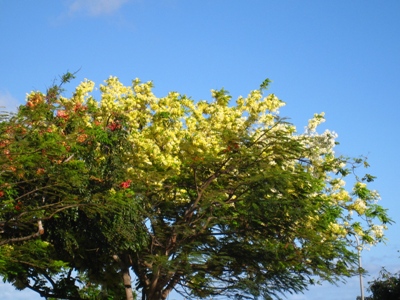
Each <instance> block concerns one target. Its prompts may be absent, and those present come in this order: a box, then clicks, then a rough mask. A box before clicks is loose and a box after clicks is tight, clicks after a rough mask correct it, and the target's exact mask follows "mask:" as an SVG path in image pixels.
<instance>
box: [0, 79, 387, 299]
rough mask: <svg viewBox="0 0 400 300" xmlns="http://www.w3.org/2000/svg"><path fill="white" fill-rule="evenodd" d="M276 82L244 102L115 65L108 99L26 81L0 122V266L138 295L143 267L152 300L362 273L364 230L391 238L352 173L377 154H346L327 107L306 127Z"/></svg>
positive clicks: (66, 294)
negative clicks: (122, 74)
mask: <svg viewBox="0 0 400 300" xmlns="http://www.w3.org/2000/svg"><path fill="white" fill-rule="evenodd" d="M71 77H72V74H67V75H66V76H64V77H63V78H62V83H65V82H67V81H69V79H71ZM268 84H269V80H266V81H264V82H263V84H262V85H261V86H260V88H259V89H256V90H253V91H251V92H250V93H249V94H248V95H247V96H246V97H239V98H238V99H237V100H236V102H234V101H233V100H232V99H231V97H230V96H229V94H228V93H227V92H226V91H225V90H212V92H211V93H212V100H211V101H194V100H192V99H191V98H189V97H187V96H185V95H181V94H179V93H177V92H170V93H168V94H167V95H166V96H165V97H162V98H158V97H156V96H155V95H154V94H153V92H152V87H153V84H152V82H146V83H142V82H140V81H139V79H135V80H133V82H132V85H131V86H125V85H123V84H122V83H121V82H120V81H119V80H118V78H116V77H110V78H109V79H107V80H106V81H105V83H104V84H103V85H100V88H99V89H100V94H101V96H100V99H99V100H96V99H95V98H94V96H93V90H94V83H93V82H92V81H89V80H85V81H83V82H82V83H81V84H79V85H78V87H77V88H76V90H75V92H74V93H73V95H72V96H71V97H69V98H67V97H65V96H63V93H61V90H60V86H53V87H52V88H50V89H49V90H48V91H47V92H46V93H41V92H38V91H35V92H31V93H30V94H28V95H27V102H26V105H23V106H21V107H20V108H19V110H18V112H17V113H16V114H15V115H13V116H8V117H6V118H5V119H4V120H3V121H2V122H1V123H0V135H1V144H0V148H1V149H0V150H1V156H0V160H1V161H0V163H1V166H2V171H1V172H2V174H1V178H0V197H1V198H0V201H1V205H2V210H1V212H0V229H1V233H0V246H1V248H0V274H1V275H2V276H4V278H5V280H8V281H9V282H12V283H13V284H14V285H15V286H17V287H18V288H25V287H29V288H31V289H33V290H35V291H37V292H38V293H40V294H41V295H42V296H44V297H59V298H68V299H84V298H85V297H86V296H87V294H84V293H82V290H84V287H82V285H84V284H85V283H87V284H88V283H91V282H92V283H93V284H100V285H101V289H102V292H103V294H105V295H114V296H115V295H119V296H118V297H120V295H121V293H122V295H126V298H127V299H132V298H133V295H132V288H131V277H130V270H132V271H133V273H134V275H135V278H136V289H137V290H138V291H140V293H141V297H142V299H146V300H160V299H166V298H167V296H168V295H169V293H170V292H171V291H172V290H174V289H175V290H176V291H178V292H179V293H182V294H185V295H190V296H191V297H200V298H206V297H210V296H212V297H218V296H220V295H221V296H229V297H232V298H234V297H236V298H238V299H244V298H246V297H250V298H251V297H263V298H264V299H269V298H270V297H272V296H277V295H279V293H284V292H301V291H303V290H304V289H306V287H307V286H308V285H309V284H310V283H313V281H314V280H315V278H320V279H321V280H328V281H330V282H335V281H337V280H340V279H343V278H344V277H346V276H351V275H353V274H356V273H357V272H358V268H357V259H356V258H357V255H356V251H355V249H353V248H352V247H351V245H352V239H353V237H352V236H353V235H357V236H359V237H360V238H361V239H362V240H363V242H364V243H370V244H374V243H377V242H380V241H382V240H383V238H384V236H383V231H384V229H386V224H387V223H390V222H391V220H390V219H389V218H388V216H387V214H386V210H385V209H383V208H382V207H381V206H380V205H378V204H377V200H378V199H379V194H378V193H377V192H376V191H374V190H371V189H369V188H368V186H367V184H368V183H369V182H370V181H372V180H373V179H374V177H373V176H371V175H369V174H366V175H365V176H358V175H357V174H358V173H356V171H357V169H358V168H359V167H367V166H368V163H367V162H366V160H364V159H363V158H355V159H353V158H349V157H343V156H337V155H336V154H335V152H334V147H335V145H336V144H337V142H336V141H335V139H336V134H335V133H334V132H331V131H328V130H326V131H325V132H323V133H318V132H317V126H318V125H319V124H320V123H321V122H323V121H324V114H323V113H321V114H315V115H314V117H313V118H312V119H310V120H309V122H308V126H307V127H306V130H305V131H304V132H298V131H297V129H296V127H295V126H294V125H293V124H291V123H289V122H288V121H287V120H286V119H285V118H281V117H280V116H279V109H280V108H281V107H282V106H283V105H284V103H283V101H281V100H279V99H278V98H277V97H276V96H275V95H274V94H270V95H266V96H265V95H264V92H265V89H266V88H267V86H268ZM353 175H355V176H353ZM348 178H349V180H350V182H353V183H354V184H353V187H352V188H350V189H349V188H346V186H345V180H346V179H348ZM74 271H75V272H74ZM116 273H120V274H121V275H122V278H123V281H120V282H119V281H116V280H115V279H116V278H117V276H115V274H116ZM82 278H84V280H83V279H82ZM124 288H125V291H124ZM99 295H100V294H99ZM98 297H100V296H98ZM124 297H125V296H124Z"/></svg>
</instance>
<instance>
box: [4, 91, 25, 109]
mask: <svg viewBox="0 0 400 300" xmlns="http://www.w3.org/2000/svg"><path fill="white" fill-rule="evenodd" d="M19 105H21V101H19V100H18V99H17V98H15V97H13V96H12V95H11V94H10V93H9V92H7V91H0V111H9V112H15V111H16V110H17V107H18V106H19Z"/></svg>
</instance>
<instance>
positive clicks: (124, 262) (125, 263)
mask: <svg viewBox="0 0 400 300" xmlns="http://www.w3.org/2000/svg"><path fill="white" fill-rule="evenodd" d="M113 259H114V260H115V261H116V262H118V263H119V265H120V268H121V275H122V280H123V284H124V287H125V294H126V300H134V299H133V291H132V283H131V275H130V274H129V257H128V256H127V255H124V256H123V257H122V259H121V258H120V257H119V256H118V255H113Z"/></svg>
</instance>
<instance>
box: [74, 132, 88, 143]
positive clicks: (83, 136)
mask: <svg viewBox="0 0 400 300" xmlns="http://www.w3.org/2000/svg"><path fill="white" fill-rule="evenodd" d="M87 137H88V135H87V134H81V135H79V136H78V137H77V138H76V140H77V141H78V142H79V143H83V142H84V141H86V139H87Z"/></svg>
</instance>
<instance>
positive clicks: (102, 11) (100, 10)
mask: <svg viewBox="0 0 400 300" xmlns="http://www.w3.org/2000/svg"><path fill="white" fill-rule="evenodd" d="M129 1H130V0H73V1H72V3H71V4H69V13H70V14H74V13H77V12H83V13H87V14H89V15H90V16H100V15H109V14H112V13H114V12H116V11H118V10H119V9H120V8H121V7H122V6H123V5H124V4H125V3H127V2H129Z"/></svg>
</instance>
